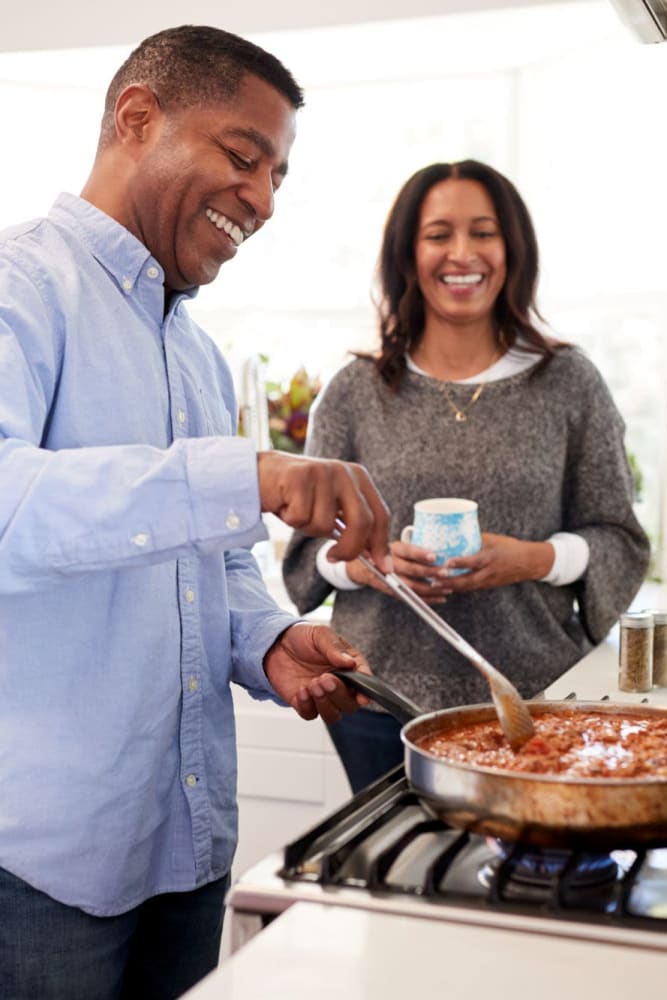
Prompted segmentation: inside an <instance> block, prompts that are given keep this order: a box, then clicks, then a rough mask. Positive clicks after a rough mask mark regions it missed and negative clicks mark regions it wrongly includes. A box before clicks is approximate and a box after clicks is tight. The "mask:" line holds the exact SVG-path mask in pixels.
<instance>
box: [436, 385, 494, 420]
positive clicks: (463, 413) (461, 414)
mask: <svg viewBox="0 0 667 1000" xmlns="http://www.w3.org/2000/svg"><path fill="white" fill-rule="evenodd" d="M485 385H486V382H480V383H479V385H478V386H477V388H476V389H475V391H474V392H473V394H472V396H471V397H470V399H469V400H468V402H467V403H466V405H465V406H464V407H463V409H459V407H458V406H457V405H456V403H455V402H454V400H453V399H452V397H451V396H450V394H449V389H448V388H447V386H443V389H444V390H445V399H446V400H447V402H448V403H449V405H450V406H451V408H452V410H453V411H454V419H455V420H456V422H457V423H458V424H460V423H462V421H464V420H467V419H468V410H469V409H470V407H471V406H474V405H475V403H476V402H477V400H478V399H479V397H480V396H481V395H482V393H483V392H484V386H485Z"/></svg>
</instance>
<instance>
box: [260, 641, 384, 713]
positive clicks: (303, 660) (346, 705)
mask: <svg viewBox="0 0 667 1000" xmlns="http://www.w3.org/2000/svg"><path fill="white" fill-rule="evenodd" d="M332 667H335V668H337V669H342V670H346V669H347V670H359V671H361V672H362V673H365V674H370V672H371V670H370V667H369V666H368V663H367V661H366V658H365V657H364V656H363V655H362V654H361V653H360V652H359V650H357V649H354V648H353V647H352V646H351V645H350V643H349V642H347V641H346V640H345V639H343V638H342V636H340V635H338V634H337V633H336V632H334V630H333V629H331V628H329V627H328V625H309V624H303V623H301V624H298V625H292V627H291V628H288V629H287V631H285V632H283V633H282V634H281V635H280V636H279V637H278V638H277V639H276V641H275V642H274V644H273V645H272V646H271V648H270V649H269V650H268V652H267V653H266V655H265V657H264V670H265V672H266V676H267V677H268V679H269V681H270V682H271V685H272V687H273V688H274V689H275V691H276V693H277V694H279V695H280V697H281V698H282V699H283V701H286V702H287V703H288V705H291V706H292V708H293V709H294V711H295V712H297V713H298V714H299V715H300V716H301V718H302V719H315V718H317V716H318V715H319V716H321V718H322V719H323V720H324V721H325V722H327V723H332V722H337V721H338V719H340V717H341V715H344V714H345V713H346V712H354V711H356V709H357V708H359V707H360V706H362V705H367V704H368V701H369V699H368V698H367V697H366V696H365V695H363V694H360V693H359V692H354V691H352V690H351V689H350V688H349V687H348V686H347V685H346V684H343V682H342V681H341V680H338V678H337V677H333V676H332V675H331V674H329V673H327V671H328V670H329V669H331V668H332Z"/></svg>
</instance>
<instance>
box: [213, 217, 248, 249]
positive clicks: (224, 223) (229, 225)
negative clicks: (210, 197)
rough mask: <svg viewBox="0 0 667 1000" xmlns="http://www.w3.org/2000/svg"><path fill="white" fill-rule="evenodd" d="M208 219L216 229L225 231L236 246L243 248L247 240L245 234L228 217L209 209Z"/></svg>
mask: <svg viewBox="0 0 667 1000" xmlns="http://www.w3.org/2000/svg"><path fill="white" fill-rule="evenodd" d="M206 218H207V219H210V220H211V222H212V223H213V225H214V226H215V227H216V229H222V230H224V232H226V233H227V235H228V236H229V238H230V239H231V241H232V243H233V244H234V246H237V247H240V246H241V244H242V243H243V241H244V239H245V233H244V232H243V230H242V229H239V227H238V226H236V225H234V223H233V222H232V221H231V220H230V219H228V218H227V216H226V215H223V214H222V212H214V211H213V209H212V208H207V209H206Z"/></svg>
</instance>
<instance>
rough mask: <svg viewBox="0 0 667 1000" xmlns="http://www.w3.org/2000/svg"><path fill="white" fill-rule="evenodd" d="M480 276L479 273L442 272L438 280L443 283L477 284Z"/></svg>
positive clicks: (481, 276)
mask: <svg viewBox="0 0 667 1000" xmlns="http://www.w3.org/2000/svg"><path fill="white" fill-rule="evenodd" d="M482 278H483V275H481V274H443V275H442V277H441V279H440V280H441V281H442V282H443V283H444V284H445V285H477V284H479V282H480V281H481V280H482Z"/></svg>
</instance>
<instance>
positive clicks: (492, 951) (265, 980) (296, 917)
mask: <svg viewBox="0 0 667 1000" xmlns="http://www.w3.org/2000/svg"><path fill="white" fill-rule="evenodd" d="M666 983H667V952H665V951H654V950H650V949H646V948H637V947H631V946H619V945H618V944H603V943H599V942H596V941H588V940H586V941H581V940H577V939H576V938H575V937H572V938H565V937H563V938H561V937H549V936H546V935H539V934H534V935H533V934H526V933H521V932H519V931H512V930H504V929H502V930H501V929H498V928H486V927H480V926H466V925H465V924H458V923H448V922H446V921H442V920H437V921H436V920H434V921H431V920H422V919H419V918H417V917H407V916H398V915H395V914H387V913H372V912H368V911H366V910H357V909H348V908H346V907H340V908H339V907H335V906H331V907H330V906H326V905H323V904H320V903H295V904H294V905H293V906H291V907H290V908H289V909H288V910H286V911H285V912H284V913H283V914H282V915H281V916H280V917H278V918H277V919H276V920H274V922H273V923H272V924H270V925H269V927H268V928H267V929H266V930H264V931H262V933H261V934H258V935H257V937H255V938H253V939H252V941H250V942H249V943H248V944H247V945H246V946H245V947H244V948H242V949H241V950H240V951H238V952H237V953H236V954H235V955H234V956H233V957H232V958H230V959H228V960H227V961H225V962H224V963H223V964H222V965H221V966H220V968H219V969H217V970H216V971H215V972H212V973H211V974H210V975H209V976H207V977H206V979H204V980H202V982H201V983H199V984H198V985H197V986H195V987H194V988H193V989H192V990H190V991H189V992H188V993H187V994H186V998H187V1000H341V998H345V1000H405V998H406V997H408V998H416V997H426V998H430V997H437V998H440V997H449V998H451V1000H485V998H488V997H498V998H500V1000H507V998H511V1000H535V998H539V1000H564V998H567V1000H592V998H598V997H600V998H604V1000H628V998H629V997H632V996H633V995H635V993H636V994H637V995H638V996H641V998H642V1000H664V996H665V988H666V987H665V984H666Z"/></svg>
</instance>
